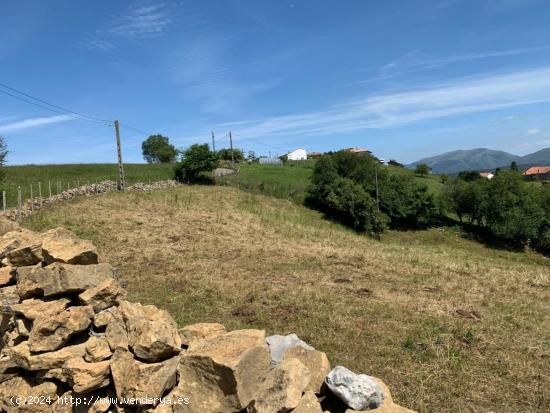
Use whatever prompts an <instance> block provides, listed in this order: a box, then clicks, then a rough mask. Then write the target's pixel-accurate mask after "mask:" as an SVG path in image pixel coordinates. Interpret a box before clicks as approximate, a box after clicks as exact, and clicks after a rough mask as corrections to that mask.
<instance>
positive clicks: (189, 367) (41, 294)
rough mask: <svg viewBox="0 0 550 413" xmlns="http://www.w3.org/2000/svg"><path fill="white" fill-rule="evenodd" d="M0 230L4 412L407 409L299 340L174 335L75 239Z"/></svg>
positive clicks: (250, 332) (167, 319) (377, 384)
mask: <svg viewBox="0 0 550 413" xmlns="http://www.w3.org/2000/svg"><path fill="white" fill-rule="evenodd" d="M0 230H2V232H0V234H3V235H1V236H0V263H1V264H0V265H1V267H0V303H1V305H2V313H1V320H0V336H1V340H0V349H1V350H0V410H1V411H3V412H8V413H12V412H151V413H152V412H155V413H174V412H186V413H237V412H247V413H286V412H294V413H322V412H332V413H336V412H342V413H344V412H345V413H352V412H354V411H370V412H372V413H397V412H401V413H407V412H411V411H410V410H408V409H406V408H403V407H401V406H398V405H396V404H394V403H393V401H392V398H391V394H390V391H389V389H388V388H387V386H386V385H385V384H384V383H383V382H381V381H380V380H378V379H376V378H374V377H370V376H367V375H364V374H355V373H353V372H351V371H350V370H348V369H346V368H344V367H342V366H336V367H335V368H333V369H331V365H330V362H329V359H328V357H327V355H326V354H325V353H323V352H321V351H318V350H316V349H314V348H313V347H312V346H310V345H309V344H307V343H305V342H303V341H302V340H300V339H299V338H298V337H297V336H296V335H295V334H291V335H288V336H276V335H275V336H269V337H266V333H265V331H263V330H257V329H247V330H236V331H227V330H226V328H225V327H224V326H223V325H221V324H218V323H198V324H193V325H189V326H185V327H183V328H181V329H179V330H178V327H177V325H176V323H175V321H174V319H173V318H172V317H171V316H170V314H168V313H167V312H166V311H164V310H161V309H159V308H157V307H155V306H152V305H145V306H144V305H141V304H139V303H132V302H129V301H127V300H126V291H125V290H124V288H122V287H121V286H120V283H119V282H118V281H117V273H116V271H115V269H114V268H113V267H112V266H111V265H109V264H107V263H102V262H100V259H99V257H98V253H97V250H96V248H95V247H94V245H93V244H92V243H90V242H88V241H83V240H80V239H78V238H77V237H76V236H75V235H74V234H73V233H71V232H70V231H67V230H65V229H63V228H58V229H54V230H51V231H47V232H45V233H41V234H39V233H35V232H32V231H28V230H26V229H22V228H18V227H17V225H16V224H14V223H13V222H11V223H10V222H3V221H2V222H1V225H0Z"/></svg>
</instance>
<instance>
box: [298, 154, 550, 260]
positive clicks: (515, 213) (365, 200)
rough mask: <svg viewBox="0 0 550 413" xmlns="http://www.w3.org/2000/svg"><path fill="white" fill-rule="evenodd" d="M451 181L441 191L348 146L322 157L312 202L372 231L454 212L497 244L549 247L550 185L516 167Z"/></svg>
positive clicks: (439, 219)
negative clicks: (524, 175)
mask: <svg viewBox="0 0 550 413" xmlns="http://www.w3.org/2000/svg"><path fill="white" fill-rule="evenodd" d="M423 172H425V171H423ZM444 181H445V184H444V189H443V191H442V193H441V194H440V195H439V196H436V195H433V194H431V193H430V192H429V191H428V187H427V186H426V185H424V184H421V183H418V182H416V180H415V179H414V178H413V177H412V176H407V175H403V174H399V175H395V174H392V173H391V172H390V171H388V170H387V168H385V167H380V165H379V164H378V162H377V160H376V159H375V158H374V157H371V156H357V155H355V154H352V153H349V152H345V151H341V152H336V153H332V154H326V155H323V156H322V157H321V158H320V159H319V160H318V162H317V164H316V165H315V168H314V171H313V175H312V178H311V185H310V188H309V190H308V202H309V203H311V204H313V205H315V206H316V207H317V208H319V209H321V210H323V211H324V212H326V213H327V214H328V215H330V216H332V217H334V218H336V219H338V220H340V221H341V222H343V223H345V224H347V225H349V226H351V227H352V228H354V229H356V230H357V231H362V232H367V233H371V234H379V233H381V232H383V231H384V230H385V229H386V228H424V227H427V226H433V225H438V224H440V223H443V222H445V221H446V220H448V218H449V215H451V216H452V215H453V214H454V215H455V216H456V217H457V218H458V220H459V221H460V222H463V223H466V224H468V225H469V226H470V227H477V228H478V229H480V230H482V231H484V232H485V233H487V234H488V235H489V238H490V240H492V241H494V242H499V243H505V244H508V245H511V246H516V247H517V246H524V245H526V244H528V243H531V245H532V246H533V247H534V248H537V249H539V250H541V251H545V252H548V251H550V185H533V184H530V183H528V182H525V181H524V180H523V178H522V176H521V174H520V172H519V171H517V169H516V170H514V169H511V170H510V171H502V172H500V173H498V174H497V175H496V176H495V177H494V178H493V179H492V180H488V179H482V178H481V177H480V175H479V173H477V172H469V173H463V174H460V175H459V176H458V177H456V178H449V177H447V179H445V180H444Z"/></svg>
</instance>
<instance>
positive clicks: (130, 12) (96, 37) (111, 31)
mask: <svg viewBox="0 0 550 413" xmlns="http://www.w3.org/2000/svg"><path fill="white" fill-rule="evenodd" d="M172 8H173V6H172V4H171V3H165V2H153V1H152V0H146V1H143V0H142V1H138V2H137V3H134V4H133V5H132V6H130V7H128V8H126V9H125V10H123V11H122V12H121V13H120V14H116V15H111V16H109V18H108V20H107V22H106V23H105V24H104V25H103V26H102V27H101V28H100V29H98V30H96V31H95V32H94V33H92V34H90V35H89V36H88V37H87V38H86V39H85V40H84V44H85V45H86V46H88V47H89V48H92V49H99V50H103V51H109V50H112V49H115V48H116V47H117V46H118V45H119V44H120V43H122V42H124V41H129V40H133V41H135V40H144V39H150V38H154V37H158V36H161V35H163V34H164V33H165V32H166V31H167V30H168V28H169V27H170V25H171V24H172V23H173V19H172V17H171V15H172V13H171V11H172Z"/></svg>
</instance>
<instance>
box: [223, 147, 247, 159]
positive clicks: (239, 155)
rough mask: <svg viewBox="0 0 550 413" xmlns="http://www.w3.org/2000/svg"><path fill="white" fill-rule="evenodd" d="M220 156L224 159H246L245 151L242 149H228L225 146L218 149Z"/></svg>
mask: <svg viewBox="0 0 550 413" xmlns="http://www.w3.org/2000/svg"><path fill="white" fill-rule="evenodd" d="M231 152H233V158H232V157H231ZM218 157H219V158H220V159H221V160H222V161H231V160H234V161H235V162H243V161H244V153H243V151H242V150H240V149H233V150H231V149H228V148H223V149H220V150H219V151H218Z"/></svg>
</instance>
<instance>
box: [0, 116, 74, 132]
mask: <svg viewBox="0 0 550 413" xmlns="http://www.w3.org/2000/svg"><path fill="white" fill-rule="evenodd" d="M72 119H74V118H72V117H71V116H68V115H57V116H49V117H42V118H29V119H25V120H21V121H18V122H13V123H8V124H5V125H0V133H7V132H15V131H19V130H22V129H29V128H36V127H38V126H43V125H49V124H52V123H59V122H66V121H68V120H72Z"/></svg>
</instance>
